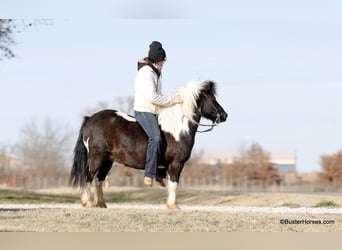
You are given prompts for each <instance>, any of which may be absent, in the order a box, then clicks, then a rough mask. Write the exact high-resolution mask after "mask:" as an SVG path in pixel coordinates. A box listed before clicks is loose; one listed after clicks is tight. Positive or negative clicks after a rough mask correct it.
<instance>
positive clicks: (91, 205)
mask: <svg viewBox="0 0 342 250" xmlns="http://www.w3.org/2000/svg"><path fill="white" fill-rule="evenodd" d="M82 205H83V206H84V207H88V208H90V207H94V204H93V203H92V202H91V201H87V202H84V203H82Z"/></svg>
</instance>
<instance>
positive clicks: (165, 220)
mask: <svg viewBox="0 0 342 250" xmlns="http://www.w3.org/2000/svg"><path fill="white" fill-rule="evenodd" d="M59 192H60V191H59ZM144 192H146V191H144ZM150 192H153V194H155V195H159V196H160V194H159V192H160V191H159V190H154V191H150ZM153 194H152V193H151V194H147V195H150V196H151V195H153ZM135 195H136V196H141V195H142V194H141V193H139V192H138V193H136V194H135ZM322 200H333V201H334V202H335V203H337V204H338V205H340V204H342V197H341V196H340V195H299V194H242V195H213V194H210V193H202V194H199V195H197V196H194V195H191V193H190V194H180V199H179V203H180V204H183V206H185V205H186V204H190V205H194V204H195V205H198V206H199V208H200V207H201V206H208V205H210V206H213V207H225V206H230V207H233V208H235V207H236V208H239V207H241V206H248V207H251V209H250V210H249V212H246V211H245V210H242V212H240V211H239V209H237V210H234V211H229V212H227V211H219V210H213V211H209V210H201V209H197V210H196V209H192V210H185V209H184V210H178V211H170V210H167V209H166V208H164V207H163V205H162V204H163V199H162V200H160V201H157V202H156V203H157V205H158V206H160V207H158V208H157V209H148V208H137V207H136V206H137V205H135V207H132V208H127V207H126V208H117V207H116V208H114V207H112V208H111V207H110V206H109V208H108V209H96V208H92V209H85V208H81V207H79V208H78V207H77V208H75V205H76V204H75V203H74V204H71V205H70V206H74V207H70V208H69V207H68V205H67V204H66V205H65V206H64V207H62V208H61V207H59V208H52V207H51V206H50V207H47V208H35V209H22V208H20V207H19V208H15V207H14V208H11V207H2V208H1V206H0V221H1V223H0V231H14V232H20V231H24V232H342V214H341V212H340V208H338V209H339V212H338V213H336V214H334V213H326V212H324V211H326V210H318V209H320V208H313V207H314V206H315V205H316V204H317V203H319V202H320V201H322ZM156 203H155V204H156ZM145 204H146V203H145ZM109 205H110V203H109ZM76 206H78V205H76ZM292 206H293V207H297V208H298V207H300V208H304V207H305V208H307V207H310V209H314V211H318V212H317V213H316V212H315V213H311V212H300V213H292V212H291V213H289V212H288V211H289V210H288V209H292ZM253 207H257V208H260V207H270V208H284V210H282V209H281V210H279V212H276V213H274V212H272V213H267V212H258V211H257V210H255V209H253ZM285 208H286V209H285ZM293 209H296V208H293ZM315 209H317V210H315ZM325 209H327V208H325ZM328 209H329V208H328ZM277 211H278V210H277ZM290 211H292V210H290ZM293 211H297V210H293Z"/></svg>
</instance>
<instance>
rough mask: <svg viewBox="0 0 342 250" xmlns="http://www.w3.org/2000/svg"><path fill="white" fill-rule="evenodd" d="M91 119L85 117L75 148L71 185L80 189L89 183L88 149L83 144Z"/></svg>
mask: <svg viewBox="0 0 342 250" xmlns="http://www.w3.org/2000/svg"><path fill="white" fill-rule="evenodd" d="M88 119H89V117H87V116H86V117H84V120H83V123H82V125H81V128H80V133H79V135H78V139H77V142H76V145H75V148H74V162H73V165H72V168H71V172H70V178H69V184H70V185H72V186H74V187H76V186H77V185H79V187H80V188H82V187H84V186H85V185H86V183H87V177H88V175H89V169H88V167H87V165H88V157H87V148H86V147H85V146H84V144H83V130H84V126H85V125H86V123H87V121H88Z"/></svg>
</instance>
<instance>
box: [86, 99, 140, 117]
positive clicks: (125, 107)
mask: <svg viewBox="0 0 342 250" xmlns="http://www.w3.org/2000/svg"><path fill="white" fill-rule="evenodd" d="M133 103H134V97H133V96H124V97H116V98H114V99H113V103H112V104H109V103H108V102H103V101H99V102H97V103H96V105H95V106H94V107H90V108H87V109H86V110H85V113H86V114H87V115H92V114H94V113H96V112H98V111H100V110H103V109H115V110H119V111H122V112H125V113H127V114H131V115H132V114H133Z"/></svg>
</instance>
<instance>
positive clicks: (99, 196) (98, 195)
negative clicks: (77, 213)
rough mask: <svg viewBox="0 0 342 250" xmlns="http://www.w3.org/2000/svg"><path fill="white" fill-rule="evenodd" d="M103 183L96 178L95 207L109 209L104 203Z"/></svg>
mask: <svg viewBox="0 0 342 250" xmlns="http://www.w3.org/2000/svg"><path fill="white" fill-rule="evenodd" d="M102 187H103V181H99V180H98V178H97V177H96V178H95V188H96V190H95V194H94V206H95V207H101V208H107V205H106V203H105V201H104V197H103V188H102Z"/></svg>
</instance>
